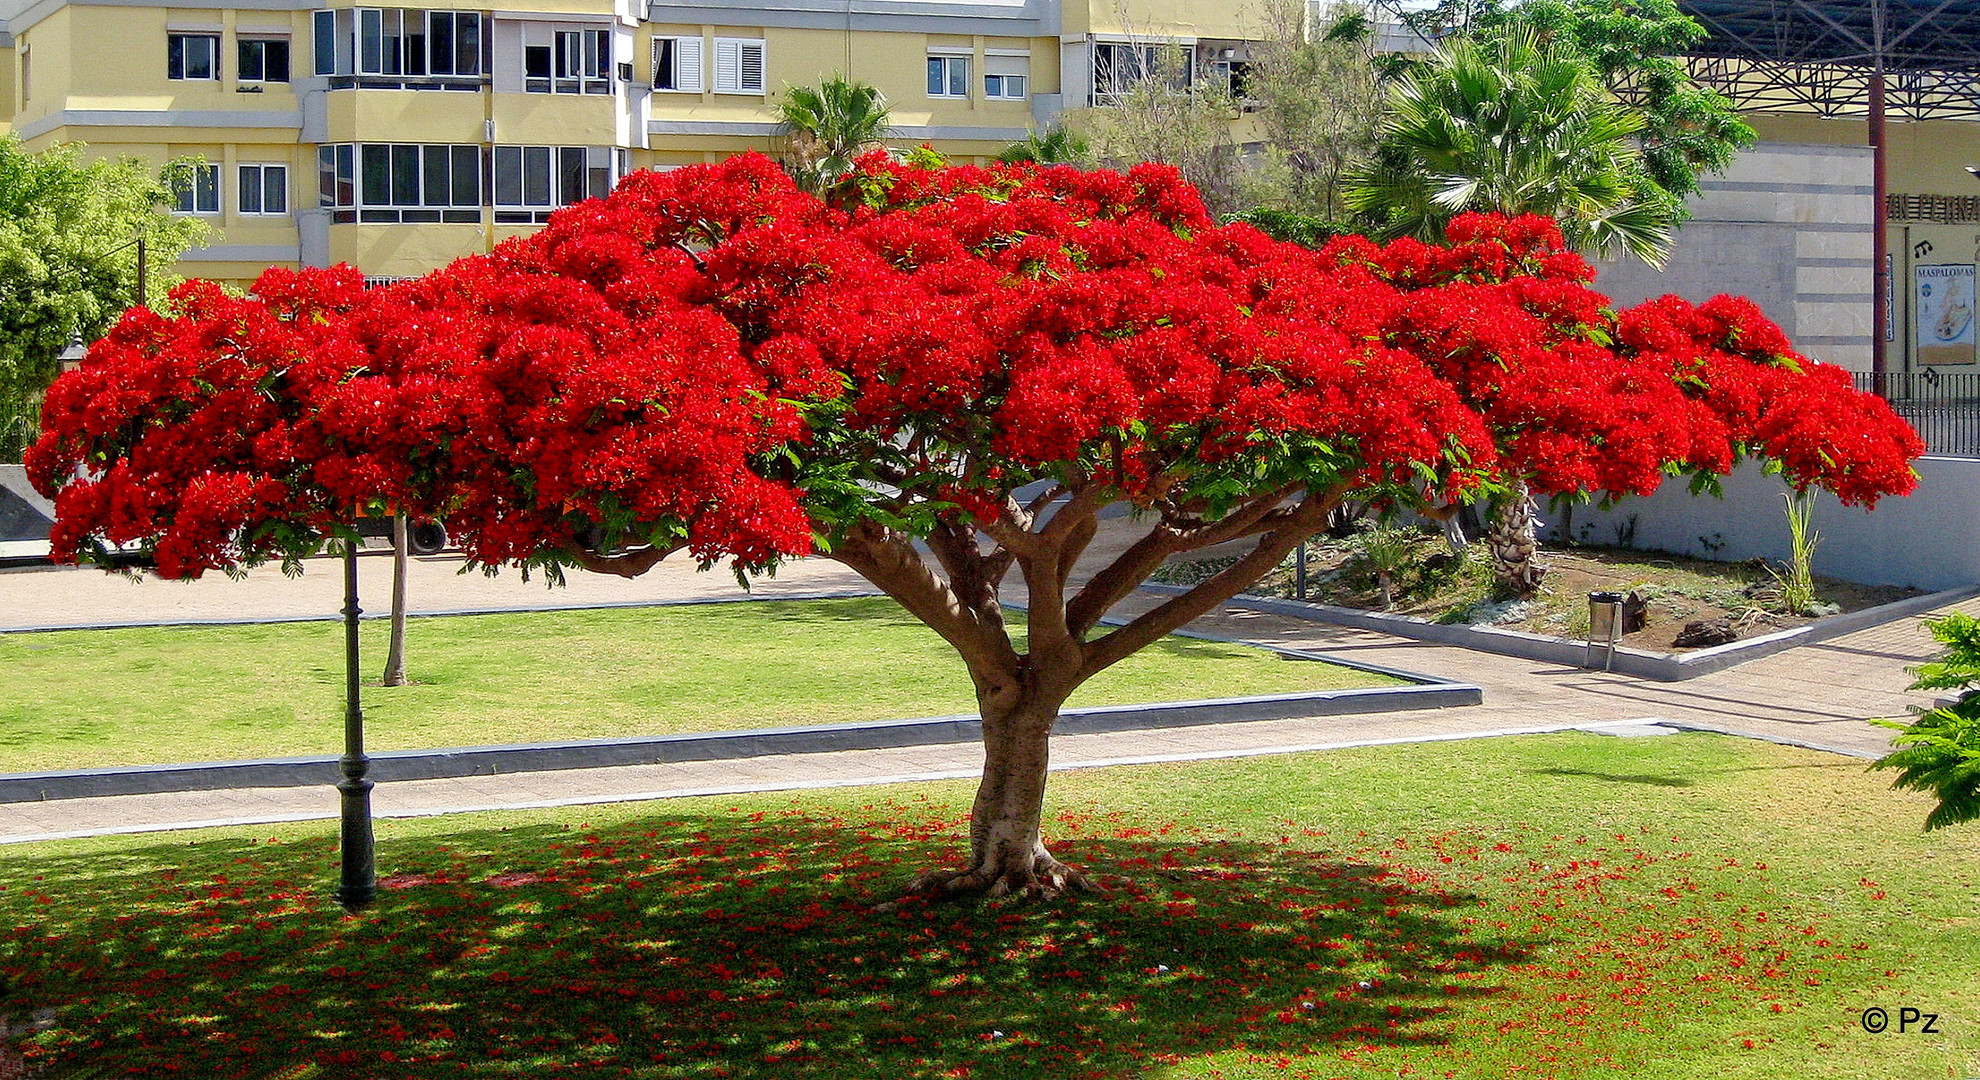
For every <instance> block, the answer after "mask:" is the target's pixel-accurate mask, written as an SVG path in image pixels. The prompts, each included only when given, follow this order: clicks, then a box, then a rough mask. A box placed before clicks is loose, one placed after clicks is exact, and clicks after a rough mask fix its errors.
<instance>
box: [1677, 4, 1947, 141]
mask: <svg viewBox="0 0 1980 1080" xmlns="http://www.w3.org/2000/svg"><path fill="white" fill-rule="evenodd" d="M1678 7H1679V8H1680V9H1682V10H1683V11H1684V12H1685V14H1687V15H1690V16H1691V17H1692V18H1694V19H1697V20H1698V21H1699V22H1700V23H1701V24H1703V25H1704V27H1705V28H1706V30H1707V31H1708V33H1709V36H1708V37H1707V38H1706V39H1705V40H1703V41H1700V42H1698V43H1697V44H1696V45H1695V46H1693V48H1692V52H1691V67H1692V72H1693V74H1694V76H1695V77H1697V78H1698V79H1699V80H1700V81H1701V82H1705V83H1708V84H1710V85H1712V86H1713V87H1715V88H1716V89H1718V90H1719V91H1720V92H1721V93H1724V94H1725V95H1726V96H1727V97H1729V98H1731V99H1732V101H1733V103H1734V104H1735V105H1736V106H1737V107H1738V108H1739V109H1741V110H1742V111H1754V112H1799V113H1813V114H1816V115H1819V116H1823V117H1830V118H1834V117H1843V116H1857V117H1868V116H1869V115H1870V114H1871V113H1872V112H1873V111H1874V106H1875V104H1876V99H1877V98H1878V97H1880V96H1881V97H1882V99H1883V108H1884V109H1885V110H1886V111H1887V113H1888V114H1890V115H1893V116H1895V117H1896V118H1898V119H1903V120H1980V2H1976V0H1855V2H1851V3H1840V4H1817V3H1808V2H1806V0H1679V3H1678ZM1879 83H1881V84H1882V88H1881V91H1880V89H1879Z"/></svg>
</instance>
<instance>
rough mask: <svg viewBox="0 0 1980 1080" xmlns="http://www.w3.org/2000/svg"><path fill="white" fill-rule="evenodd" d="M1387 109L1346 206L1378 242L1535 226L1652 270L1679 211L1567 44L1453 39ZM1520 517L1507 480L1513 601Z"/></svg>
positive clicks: (1525, 577) (1495, 557)
mask: <svg viewBox="0 0 1980 1080" xmlns="http://www.w3.org/2000/svg"><path fill="white" fill-rule="evenodd" d="M1390 107H1391V111H1390V115H1389V117H1388V118H1387V120H1386V121H1385V122H1384V123H1383V125H1382V132H1381V136H1380V139H1379V141H1378V144H1377V151H1376V158H1375V160H1374V162H1373V163H1372V164H1370V165H1368V166H1366V167H1364V168H1363V169H1362V170H1361V171H1360V172H1359V173H1358V174H1357V175H1356V176H1355V177H1354V178H1353V179H1352V180H1351V182H1350V186H1349V189H1348V192H1347V198H1346V202H1347V205H1348V208H1349V209H1350V210H1353V211H1354V212H1356V213H1358V214H1361V215H1363V216H1364V217H1365V218H1368V219H1371V220H1373V221H1376V222H1378V223H1379V225H1378V229H1379V231H1381V232H1383V233H1386V234H1387V235H1389V236H1391V237H1397V236H1415V237H1417V238H1419V239H1423V240H1430V241H1436V240H1441V239H1442V238H1443V233H1444V226H1445V225H1446V224H1448V223H1449V222H1450V220H1451V219H1452V218H1454V217H1456V216H1457V215H1459V214H1462V213H1466V212H1468V211H1484V212H1496V213H1502V214H1545V215H1547V216H1549V217H1552V218H1554V219H1555V220H1557V221H1559V222H1560V225H1561V232H1562V234H1563V235H1564V236H1565V237H1566V239H1567V241H1568V243H1569V244H1570V245H1571V246H1573V247H1575V248H1576V249H1578V250H1580V251H1583V252H1587V253H1590V254H1596V255H1603V256H1611V257H1615V256H1620V255H1621V254H1623V253H1628V254H1629V255H1633V256H1635V257H1636V258H1639V259H1641V260H1643V261H1644V262H1646V263H1649V264H1650V265H1652V266H1657V267H1661V266H1662V265H1663V263H1664V258H1665V256H1666V255H1667V254H1668V253H1669V251H1670V246H1671V233H1672V230H1673V229H1675V228H1676V225H1677V222H1678V221H1680V220H1681V217H1680V212H1681V207H1680V206H1679V203H1678V200H1677V199H1676V198H1675V197H1674V196H1672V195H1671V194H1670V193H1669V192H1668V191H1666V190H1665V189H1664V188H1662V187H1661V186H1659V185H1657V184H1656V183H1654V182H1653V181H1652V180H1651V179H1650V176H1649V174H1648V173H1647V171H1646V170H1645V166H1644V161H1643V155H1642V152H1641V150H1640V149H1639V147H1638V143H1637V139H1636V136H1637V134H1638V132H1640V131H1641V130H1642V127H1643V123H1644V119H1643V115H1642V113H1640V112H1637V111H1635V110H1632V109H1628V108H1626V107H1624V106H1622V105H1620V104H1618V103H1617V102H1616V101H1615V100H1614V99H1613V98H1611V97H1610V96H1609V94H1608V92H1607V91H1606V90H1605V89H1604V88H1603V85H1602V80H1601V76H1600V74H1599V73H1598V72H1597V71H1596V70H1595V68H1594V67H1593V66H1592V65H1590V64H1589V63H1588V62H1587V61H1586V60H1584V59H1582V58H1581V56H1580V55H1579V54H1578V53H1575V52H1573V51H1570V48H1569V47H1568V46H1565V45H1562V44H1559V43H1554V42H1548V43H1543V42H1541V41H1540V40H1539V38H1538V37H1537V35H1536V34H1535V32H1534V31H1532V30H1531V29H1523V30H1518V31H1515V32H1512V33H1508V34H1507V35H1506V36H1505V37H1503V38H1500V39H1499V40H1497V41H1495V42H1490V43H1483V44H1481V43H1479V42H1477V41H1474V40H1470V39H1458V40H1456V41H1454V42H1453V43H1451V44H1450V45H1447V46H1445V47H1443V48H1442V49H1440V50H1439V51H1438V53H1437V54H1436V55H1435V56H1433V57H1432V58H1431V59H1430V61H1429V62H1428V63H1427V64H1425V65H1424V66H1422V67H1421V68H1420V69H1418V70H1417V71H1415V72H1412V73H1410V74H1407V75H1405V76H1404V77H1403V78H1402V79H1401V80H1400V81H1399V82H1398V83H1397V84H1396V87H1395V89H1394V90H1393V92H1392V93H1391V95H1390ZM1534 512H1535V507H1534V503H1533V499H1532V496H1531V494H1530V493H1529V491H1528V489H1527V485H1526V483H1525V481H1524V480H1523V479H1520V478H1514V479H1512V480H1511V481H1510V482H1509V483H1508V484H1507V490H1506V491H1505V493H1504V494H1503V495H1501V496H1500V497H1499V498H1498V499H1497V500H1496V502H1495V504H1494V505H1493V507H1492V513H1491V524H1490V527H1489V528H1488V530H1487V532H1486V537H1485V538H1486V543H1487V547H1488V548H1489V550H1490V551H1491V554H1492V564H1493V574H1494V577H1495V578H1496V579H1497V581H1498V583H1499V586H1500V588H1501V590H1502V591H1504V592H1507V593H1511V594H1513V595H1518V596H1528V595H1531V594H1532V593H1533V592H1534V591H1535V590H1537V589H1538V588H1539V585H1540V577H1541V575H1542V574H1543V573H1544V572H1545V569H1544V568H1543V567H1542V566H1540V565H1539V564H1538V563H1536V562H1535V561H1534V554H1535V551H1536V550H1537V547H1538V544H1537V541H1536V539H1535V535H1534Z"/></svg>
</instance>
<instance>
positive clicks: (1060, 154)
mask: <svg viewBox="0 0 1980 1080" xmlns="http://www.w3.org/2000/svg"><path fill="white" fill-rule="evenodd" d="M1086 151H1087V147H1086V140H1085V139H1082V138H1080V137H1079V135H1078V133H1077V132H1073V131H1069V130H1067V129H1066V128H1064V127H1062V126H1059V125H1056V124H1055V125H1053V126H1051V127H1048V128H1046V129H1045V130H1044V131H1027V132H1025V133H1024V141H1023V142H1017V143H1012V144H1011V145H1009V146H1007V147H1005V148H1004V151H1003V153H1000V154H998V155H997V160H998V161H1008V162H1011V163H1013V164H1016V163H1017V162H1021V161H1029V162H1033V163H1035V164H1039V165H1078V164H1080V163H1081V162H1083V161H1085V160H1086V156H1087V153H1086Z"/></svg>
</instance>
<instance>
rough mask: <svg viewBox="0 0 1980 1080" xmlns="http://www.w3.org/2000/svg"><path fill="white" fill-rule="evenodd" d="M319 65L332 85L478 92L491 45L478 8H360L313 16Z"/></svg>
mask: <svg viewBox="0 0 1980 1080" xmlns="http://www.w3.org/2000/svg"><path fill="white" fill-rule="evenodd" d="M310 26H311V29H312V31H313V33H314V37H315V40H314V41H313V42H312V46H313V48H312V52H313V54H314V68H315V72H316V74H318V75H327V76H330V88H331V89H333V90H344V89H349V88H351V87H353V86H366V87H377V88H380V89H397V90H421V89H439V90H475V89H479V88H480V85H481V79H480V76H482V75H483V74H485V73H486V72H487V71H488V66H489V60H490V55H489V54H490V52H491V44H490V42H489V40H488V35H487V33H486V30H487V24H486V23H485V21H484V16H483V15H482V13H480V12H476V11H424V10H410V9H409V10H399V9H394V8H356V9H350V8H346V9H342V10H337V11H318V12H316V13H314V15H313V16H312V17H311V22H310Z"/></svg>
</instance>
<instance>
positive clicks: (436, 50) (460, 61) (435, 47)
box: [426, 11, 481, 75]
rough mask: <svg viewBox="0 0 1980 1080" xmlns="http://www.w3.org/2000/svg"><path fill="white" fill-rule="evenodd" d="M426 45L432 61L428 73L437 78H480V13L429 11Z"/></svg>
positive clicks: (429, 61)
mask: <svg viewBox="0 0 1980 1080" xmlns="http://www.w3.org/2000/svg"><path fill="white" fill-rule="evenodd" d="M426 27H427V29H426V41H427V48H428V49H429V50H430V52H431V57H430V59H429V60H428V62H427V70H428V71H431V72H432V73H433V74H435V75H480V74H481V13H480V12H478V11H429V12H427V13H426Z"/></svg>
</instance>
